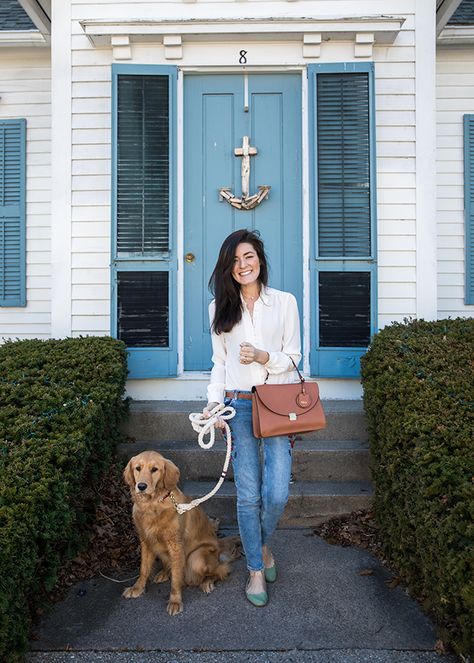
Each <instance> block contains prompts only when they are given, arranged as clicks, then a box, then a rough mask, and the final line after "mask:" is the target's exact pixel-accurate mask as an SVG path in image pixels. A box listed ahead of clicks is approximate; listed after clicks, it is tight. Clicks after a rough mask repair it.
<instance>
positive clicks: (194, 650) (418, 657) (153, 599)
mask: <svg viewBox="0 0 474 663" xmlns="http://www.w3.org/2000/svg"><path fill="white" fill-rule="evenodd" d="M273 550H274V554H275V558H276V560H277V562H278V569H279V578H278V580H277V582H276V583H275V584H273V585H269V595H270V601H269V604H268V605H267V607H266V608H263V609H262V608H260V609H259V608H254V607H253V606H252V605H250V604H249V603H248V602H247V601H246V599H245V596H244V585H245V579H246V569H245V561H244V560H243V559H242V560H238V561H237V562H235V563H234V569H233V573H232V575H231V577H230V579H229V580H228V581H226V582H225V583H222V584H219V585H218V586H217V587H216V589H215V591H214V592H213V593H212V594H210V595H208V596H206V595H204V594H203V593H202V592H201V591H200V590H199V589H197V588H187V589H186V590H185V592H184V604H185V607H184V612H183V613H182V614H181V615H178V616H176V617H169V616H168V614H167V613H166V610H165V607H166V601H167V597H168V592H169V585H168V584H161V585H156V584H150V585H149V588H148V592H147V593H146V594H145V595H144V596H142V597H140V598H139V599H137V600H125V599H123V598H122V597H121V593H122V591H123V589H124V587H125V586H127V585H129V584H132V582H129V583H125V584H117V583H115V582H111V581H109V580H106V579H104V578H102V577H100V578H97V579H94V580H91V581H86V582H81V583H79V584H78V585H76V586H75V587H73V588H71V590H70V591H69V593H68V595H67V597H66V599H65V600H64V601H62V602H61V603H58V604H57V605H56V606H54V608H53V609H52V611H51V612H50V613H49V614H48V615H46V616H45V617H44V618H43V619H42V621H41V622H40V623H39V624H38V625H37V628H36V637H37V638H38V639H35V640H33V641H32V642H31V648H32V651H31V652H30V653H29V654H28V656H27V659H26V660H27V662H28V663H70V662H71V663H72V662H73V663H99V662H100V663H111V662H114V663H151V662H152V661H153V663H214V662H216V661H225V662H226V663H240V662H243V661H248V662H253V661H259V662H268V663H282V662H283V661H284V662H286V661H298V662H301V663H309V662H314V663H414V662H418V663H434V662H435V661H436V662H437V663H442V662H443V663H444V662H448V661H449V662H452V661H456V658H455V657H449V656H440V655H438V654H436V653H435V652H434V645H435V642H436V640H437V637H436V632H435V628H434V626H433V624H432V623H431V621H430V620H429V619H428V618H427V617H426V616H425V615H424V614H423V613H422V611H421V610H420V608H419V607H418V604H417V603H416V602H415V601H413V600H412V599H411V598H410V597H409V596H408V595H407V593H406V592H405V590H404V589H403V588H401V587H396V588H394V589H390V588H389V587H388V585H387V581H388V580H390V577H391V576H390V573H389V572H388V571H387V570H386V569H384V567H382V566H381V564H380V563H379V562H378V560H377V559H375V558H374V557H372V556H371V555H370V554H369V553H367V552H365V551H361V550H357V549H353V548H342V547H339V546H332V545H329V544H327V543H326V542H324V541H323V540H322V539H320V538H318V537H316V536H314V535H313V534H312V531H311V530H301V529H297V530H278V531H277V533H276V534H275V539H274V542H273ZM367 571H371V573H370V574H366V573H365V572H367ZM362 572H364V573H363V574H362V575H361V573H362ZM130 575H134V572H132V573H131V574H129V575H128V576H125V577H130Z"/></svg>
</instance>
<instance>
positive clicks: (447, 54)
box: [436, 45, 474, 318]
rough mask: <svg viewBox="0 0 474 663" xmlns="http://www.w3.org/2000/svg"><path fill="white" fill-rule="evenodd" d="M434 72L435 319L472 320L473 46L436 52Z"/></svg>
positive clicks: (448, 48)
mask: <svg viewBox="0 0 474 663" xmlns="http://www.w3.org/2000/svg"><path fill="white" fill-rule="evenodd" d="M436 68H437V74H436V83H437V134H438V135H437V192H438V194H437V225H438V315H439V317H440V318H446V317H448V316H451V317H456V316H472V315H474V306H467V305H466V304H465V303H464V295H465V254H464V251H465V244H464V239H465V237H464V230H465V228H464V179H463V178H464V162H463V159H464V150H463V115H465V114H466V113H474V45H473V46H471V47H464V48H460V47H456V48H453V47H444V48H439V49H438V52H437V62H436Z"/></svg>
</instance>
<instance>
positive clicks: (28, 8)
mask: <svg viewBox="0 0 474 663" xmlns="http://www.w3.org/2000/svg"><path fill="white" fill-rule="evenodd" d="M18 2H19V3H20V5H21V6H22V7H23V9H24V10H25V12H26V13H27V14H28V16H29V17H30V19H31V20H32V21H33V23H34V24H35V25H36V27H37V28H38V30H39V32H40V33H41V34H42V35H43V37H44V38H45V39H46V40H47V41H48V42H49V40H50V36H51V18H50V16H48V15H47V14H46V12H45V10H44V9H43V7H42V6H41V5H40V3H39V2H38V1H37V0H18ZM48 6H49V5H48Z"/></svg>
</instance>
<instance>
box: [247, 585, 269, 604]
mask: <svg viewBox="0 0 474 663" xmlns="http://www.w3.org/2000/svg"><path fill="white" fill-rule="evenodd" d="M249 584H250V578H249V579H248V581H247V586H246V588H245V596H246V597H247V600H248V601H250V603H251V604H252V605H254V606H256V607H257V608H263V606H265V605H267V603H268V594H267V592H266V591H263V592H258V594H252V593H251V592H249V591H248V590H247V588H248V586H249Z"/></svg>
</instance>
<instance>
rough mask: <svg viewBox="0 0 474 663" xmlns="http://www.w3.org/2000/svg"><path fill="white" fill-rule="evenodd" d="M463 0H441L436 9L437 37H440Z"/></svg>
mask: <svg viewBox="0 0 474 663" xmlns="http://www.w3.org/2000/svg"><path fill="white" fill-rule="evenodd" d="M461 2H462V0H441V2H440V3H439V5H438V7H437V9H436V37H439V36H440V34H441V32H442V31H443V30H444V27H445V26H446V24H447V23H448V21H449V19H450V18H451V16H452V15H453V14H454V12H455V11H456V9H457V8H458V7H459V5H460V4H461Z"/></svg>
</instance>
